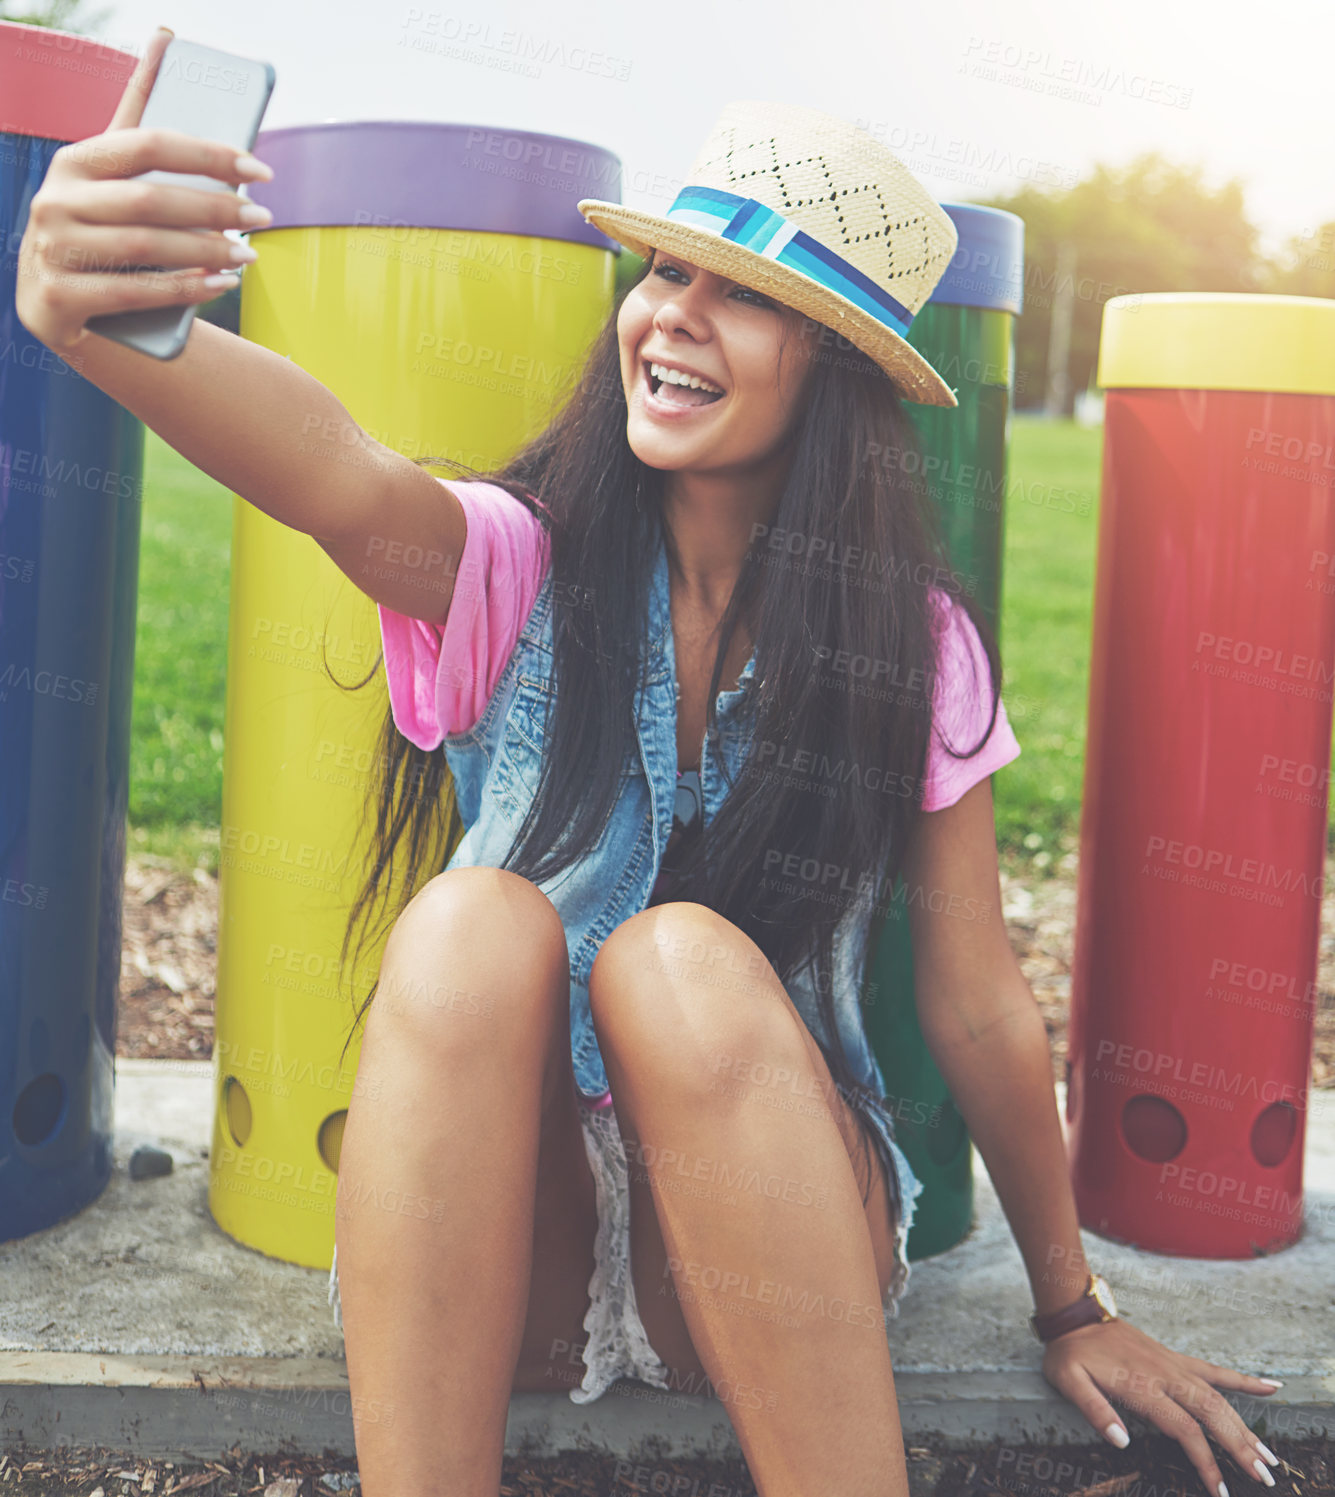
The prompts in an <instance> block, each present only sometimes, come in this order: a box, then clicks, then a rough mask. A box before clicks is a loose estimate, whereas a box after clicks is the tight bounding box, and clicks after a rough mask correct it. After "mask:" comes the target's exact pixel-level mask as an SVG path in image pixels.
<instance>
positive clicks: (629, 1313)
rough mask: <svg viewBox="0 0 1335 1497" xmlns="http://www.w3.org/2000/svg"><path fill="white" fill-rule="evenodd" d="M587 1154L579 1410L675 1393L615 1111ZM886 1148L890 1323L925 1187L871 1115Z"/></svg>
mask: <svg viewBox="0 0 1335 1497" xmlns="http://www.w3.org/2000/svg"><path fill="white" fill-rule="evenodd" d="M579 1115H580V1122H581V1123H582V1125H583V1128H584V1148H585V1152H586V1153H587V1155H588V1159H589V1167H590V1169H591V1170H592V1171H593V1178H594V1185H595V1188H596V1193H597V1208H598V1230H597V1235H596V1237H595V1239H594V1267H593V1277H592V1278H591V1279H590V1280H589V1308H588V1311H587V1312H586V1314H585V1316H584V1330H585V1333H586V1339H585V1343H584V1347H583V1358H584V1368H585V1371H584V1377H583V1381H582V1382H581V1383H580V1386H579V1387H578V1388H572V1389H571V1390H570V1399H571V1401H572V1402H573V1403H579V1404H583V1403H592V1402H593V1401H594V1400H595V1399H597V1398H601V1397H602V1396H603V1394H604V1393H606V1392H607V1390H608V1388H610V1387H611V1385H612V1384H613V1383H614V1382H616V1380H617V1379H618V1378H621V1377H631V1378H639V1379H640V1380H642V1381H643V1382H646V1383H650V1384H652V1385H653V1386H654V1387H655V1388H662V1389H664V1390H670V1386H671V1385H670V1383H669V1381H668V1369H667V1367H666V1366H665V1364H664V1363H663V1361H662V1360H661V1358H660V1357H659V1356H658V1353H657V1352H655V1351H654V1349H653V1347H652V1346H651V1345H650V1344H649V1337H648V1333H647V1332H646V1331H645V1329H644V1323H643V1322H642V1321H641V1319H640V1312H639V1307H638V1305H637V1304H636V1301H635V1281H634V1278H633V1276H632V1274H631V1271H630V1175H629V1171H628V1168H627V1164H626V1151H625V1146H624V1145H623V1143H622V1140H621V1130H620V1128H619V1127H618V1125H617V1120H616V1113H615V1110H614V1108H613V1107H611V1106H605V1107H600V1108H594V1107H590V1106H587V1105H581V1106H580V1108H579ZM864 1116H866V1117H868V1119H869V1121H870V1122H871V1123H872V1124H873V1127H874V1131H875V1133H876V1135H877V1137H878V1140H879V1141H880V1142H881V1143H882V1144H883V1145H884V1146H885V1148H886V1149H888V1152H889V1157H890V1158H891V1159H892V1160H893V1161H894V1165H895V1172H896V1176H897V1178H898V1182H899V1199H900V1201H901V1202H902V1203H903V1211H902V1213H901V1215H900V1218H899V1221H898V1224H897V1227H896V1232H895V1266H894V1269H893V1270H892V1272H891V1275H890V1283H889V1285H888V1286H887V1287H886V1291H885V1296H884V1299H883V1300H882V1309H883V1310H884V1313H885V1315H886V1317H887V1318H890V1317H892V1316H897V1315H898V1314H899V1300H900V1298H901V1297H902V1295H903V1293H904V1291H905V1290H906V1289H907V1288H908V1283H909V1271H910V1264H909V1261H908V1257H907V1255H906V1252H905V1244H906V1243H907V1240H908V1235H909V1229H910V1227H912V1225H913V1213H914V1210H915V1208H916V1204H917V1199H918V1196H919V1195H920V1194H921V1192H922V1188H923V1187H922V1182H921V1181H920V1180H919V1179H918V1177H917V1176H916V1175H915V1174H914V1173H913V1169H912V1166H911V1165H910V1164H909V1162H908V1160H907V1159H906V1158H905V1156H904V1153H903V1151H902V1150H901V1149H900V1147H899V1145H898V1144H897V1143H896V1142H895V1141H894V1139H893V1138H891V1137H889V1135H888V1129H887V1127H886V1125H885V1124H884V1123H882V1122H881V1120H880V1119H879V1118H877V1117H876V1115H875V1114H874V1113H866V1114H864ZM329 1303H330V1304H331V1305H333V1307H334V1324H335V1325H337V1326H340V1327H341V1326H342V1324H343V1315H342V1305H341V1303H340V1300H339V1292H338V1248H337V1246H335V1248H334V1261H333V1263H332V1265H331V1266H330V1269H329Z"/></svg>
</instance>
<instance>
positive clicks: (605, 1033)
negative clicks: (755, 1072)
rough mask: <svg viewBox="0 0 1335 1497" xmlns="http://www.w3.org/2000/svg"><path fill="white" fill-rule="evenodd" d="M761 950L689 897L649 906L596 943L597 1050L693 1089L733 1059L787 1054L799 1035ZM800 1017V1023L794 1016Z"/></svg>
mask: <svg viewBox="0 0 1335 1497" xmlns="http://www.w3.org/2000/svg"><path fill="white" fill-rule="evenodd" d="M785 996H786V995H785V994H784V991H783V987H782V985H781V984H780V983H779V980H778V978H777V976H776V975H775V973H774V969H773V967H771V966H770V964H769V962H768V961H767V960H766V958H765V956H764V953H763V952H761V950H760V948H759V947H758V946H757V945H756V944H755V942H754V941H752V940H751V938H750V937H749V936H747V935H746V934H745V933H744V932H743V931H741V930H739V929H738V928H737V926H735V925H734V924H733V923H732V921H730V920H728V919H727V918H726V917H725V916H723V915H720V914H718V912H717V911H715V910H711V909H709V908H708V907H707V906H705V905H701V904H696V903H693V902H691V901H688V900H682V901H677V902H673V903H669V904H662V905H654V906H652V907H651V908H649V909H646V910H642V911H641V912H640V913H639V914H637V915H633V916H631V918H630V919H628V920H626V921H623V922H622V924H621V925H619V926H618V927H617V928H616V929H615V930H614V931H613V932H612V933H611V935H609V936H608V937H607V939H606V940H605V941H604V942H603V944H602V947H601V948H600V949H599V952H598V955H597V957H596V958H595V959H594V963H593V970H592V972H591V974H590V978H589V1010H590V1013H591V1015H592V1018H593V1023H594V1029H595V1031H596V1032H597V1035H598V1043H599V1047H600V1049H603V1050H604V1052H605V1053H606V1052H607V1051H611V1052H612V1053H613V1055H614V1057H615V1060H616V1063H617V1064H619V1065H621V1066H623V1067H624V1066H625V1065H628V1064H630V1065H634V1066H635V1067H636V1068H642V1067H644V1066H646V1065H652V1066H653V1067H654V1068H655V1070H656V1072H657V1079H658V1080H659V1081H661V1082H669V1081H673V1080H675V1081H677V1082H679V1083H680V1084H682V1085H683V1086H687V1087H690V1088H692V1089H694V1090H696V1091H698V1092H702V1093H708V1092H710V1091H711V1090H714V1091H716V1090H717V1088H716V1087H711V1083H712V1082H714V1081H715V1080H716V1079H717V1078H718V1077H719V1076H720V1075H721V1073H722V1072H723V1071H724V1070H725V1069H727V1068H728V1067H730V1066H732V1065H734V1064H735V1063H736V1061H737V1059H738V1058H739V1057H749V1058H750V1059H751V1060H753V1061H757V1062H759V1061H767V1062H771V1063H772V1062H774V1061H775V1060H776V1059H779V1058H782V1057H784V1056H788V1055H792V1056H794V1057H796V1056H797V1055H798V1054H799V1052H800V1048H801V1040H800V1037H799V1036H798V1034H797V1031H796V1029H795V1028H794V1021H793V1018H792V1015H791V1014H790V1013H789V1011H788V1008H789V1006H788V1004H787V1003H786V1001H785ZM798 1022H800V1021H798Z"/></svg>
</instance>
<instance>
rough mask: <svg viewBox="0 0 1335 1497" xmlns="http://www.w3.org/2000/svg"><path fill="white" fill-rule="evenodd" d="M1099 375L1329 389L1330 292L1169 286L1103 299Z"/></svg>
mask: <svg viewBox="0 0 1335 1497" xmlns="http://www.w3.org/2000/svg"><path fill="white" fill-rule="evenodd" d="M1096 379H1097V383H1098V384H1099V385H1100V386H1101V387H1102V388H1103V389H1105V390H1107V389H1175V390H1266V391H1272V392H1274V393H1277V394H1288V393H1293V394H1300V395H1335V301H1332V300H1330V299H1329V298H1327V297H1321V296H1260V295H1256V294H1254V293H1251V292H1243V291H1171V292H1154V293H1148V294H1145V295H1132V296H1114V297H1112V298H1111V299H1110V300H1109V301H1107V302H1105V303H1104V307H1103V329H1102V335H1101V337H1100V339H1099V363H1098V371H1097V375H1096Z"/></svg>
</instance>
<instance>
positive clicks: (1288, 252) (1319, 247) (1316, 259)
mask: <svg viewBox="0 0 1335 1497" xmlns="http://www.w3.org/2000/svg"><path fill="white" fill-rule="evenodd" d="M1266 289H1267V290H1268V291H1272V292H1275V293H1276V294H1278V295H1284V296H1328V297H1332V298H1335V219H1332V220H1331V221H1330V222H1329V223H1324V224H1320V225H1319V226H1318V227H1317V228H1315V229H1313V230H1312V231H1311V232H1310V233H1307V234H1295V235H1294V236H1293V237H1292V238H1291V239H1290V240H1289V241H1288V243H1287V244H1286V245H1285V246H1284V249H1283V250H1282V251H1281V253H1280V257H1279V260H1278V261H1277V263H1276V264H1275V265H1274V266H1273V268H1272V272H1271V277H1270V284H1269V286H1267V288H1266Z"/></svg>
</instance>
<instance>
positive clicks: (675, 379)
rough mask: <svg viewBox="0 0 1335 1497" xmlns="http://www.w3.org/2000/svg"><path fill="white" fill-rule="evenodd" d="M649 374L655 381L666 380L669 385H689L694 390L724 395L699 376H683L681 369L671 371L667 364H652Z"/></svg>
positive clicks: (715, 386) (716, 387)
mask: <svg viewBox="0 0 1335 1497" xmlns="http://www.w3.org/2000/svg"><path fill="white" fill-rule="evenodd" d="M649 373H650V374H652V375H653V377H654V378H655V379H658V380H664V381H665V382H666V383H667V384H669V385H687V386H689V388H690V389H692V390H705V391H707V392H708V393H710V394H714V395H722V394H723V391H722V390H720V389H719V387H718V386H717V385H711V384H710V383H709V381H708V380H707V379H701V378H700V376H699V375H698V374H683V373H682V372H681V370H680V369H669V368H668V366H667V365H666V364H650V365H649Z"/></svg>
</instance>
